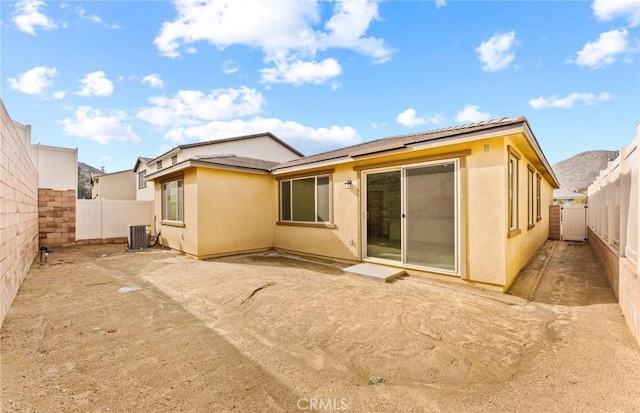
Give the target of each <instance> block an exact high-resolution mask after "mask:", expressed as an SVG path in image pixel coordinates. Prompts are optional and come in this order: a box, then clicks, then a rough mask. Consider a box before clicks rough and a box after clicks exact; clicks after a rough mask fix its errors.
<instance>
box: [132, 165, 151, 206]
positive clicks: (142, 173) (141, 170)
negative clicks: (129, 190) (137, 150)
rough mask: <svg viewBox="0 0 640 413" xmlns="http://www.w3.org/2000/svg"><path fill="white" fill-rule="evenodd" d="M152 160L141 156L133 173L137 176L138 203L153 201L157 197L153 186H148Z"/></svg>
mask: <svg viewBox="0 0 640 413" xmlns="http://www.w3.org/2000/svg"><path fill="white" fill-rule="evenodd" d="M151 159H152V158H145V157H143V156H139V157H138V159H137V160H136V164H135V165H134V166H133V173H134V174H135V175H136V198H135V199H136V201H153V197H154V196H155V192H154V190H153V185H147V173H148V172H149V169H150V167H149V165H148V162H149V161H150V160H151Z"/></svg>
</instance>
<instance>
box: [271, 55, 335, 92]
mask: <svg viewBox="0 0 640 413" xmlns="http://www.w3.org/2000/svg"><path fill="white" fill-rule="evenodd" d="M341 72H342V67H341V66H340V64H339V63H338V61H337V60H335V59H333V58H329V59H325V60H323V61H322V62H303V61H301V60H297V61H295V62H291V63H287V62H276V66H275V67H269V68H264V69H260V73H261V74H262V82H264V83H290V84H293V85H296V86H299V85H302V84H304V83H315V84H320V83H324V82H326V81H327V80H329V79H332V78H334V77H336V76H338V75H340V73H341Z"/></svg>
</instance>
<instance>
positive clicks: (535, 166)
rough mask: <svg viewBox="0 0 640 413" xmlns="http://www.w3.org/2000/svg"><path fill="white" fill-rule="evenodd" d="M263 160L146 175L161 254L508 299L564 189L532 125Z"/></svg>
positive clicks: (511, 121)
mask: <svg viewBox="0 0 640 413" xmlns="http://www.w3.org/2000/svg"><path fill="white" fill-rule="evenodd" d="M236 139H238V140H242V138H236ZM257 155H258V156H253V157H252V156H248V155H247V154H236V153H233V152H231V153H224V152H219V153H211V154H209V155H202V154H200V155H196V156H193V157H191V158H186V159H183V160H182V161H178V162H176V163H175V164H173V165H167V166H164V159H163V167H162V168H161V169H159V170H156V171H154V172H153V173H151V174H149V175H147V180H149V181H153V182H154V188H155V205H156V207H155V208H156V216H157V217H159V219H158V222H157V223H156V228H157V229H158V231H160V232H161V242H162V244H163V245H165V246H168V247H171V248H174V249H177V250H180V251H183V252H185V253H187V254H189V255H192V256H195V257H197V258H210V257H215V256H219V255H226V254H234V253H242V252H250V251H260V250H267V249H270V248H275V249H279V250H284V251H291V252H295V253H298V254H308V255H313V256H316V257H322V258H325V259H330V260H335V261H342V262H370V263H376V264H380V265H385V266H391V267H398V268H402V269H404V270H406V272H407V273H409V274H411V275H416V276H430V275H431V274H441V275H446V276H449V277H453V278H452V279H458V280H462V281H464V282H468V283H472V284H481V285H483V286H486V287H488V288H494V289H498V290H504V289H506V288H508V286H509V285H510V284H511V283H512V281H513V280H514V279H515V277H516V276H517V274H518V272H519V271H520V269H521V268H522V267H523V266H524V265H525V264H526V263H527V261H528V260H529V259H530V258H531V257H532V256H533V254H534V253H535V252H536V250H537V249H538V248H539V247H540V246H541V245H542V244H543V243H544V241H545V240H546V239H547V237H548V233H549V220H548V210H549V205H551V202H552V191H553V189H554V188H556V189H557V188H558V187H559V184H558V180H557V178H556V177H555V175H554V173H553V171H552V169H551V167H550V165H549V163H548V161H547V159H546V158H545V156H544V154H543V152H542V150H541V148H540V146H539V145H538V142H537V140H536V138H535V136H534V134H533V132H532V130H531V128H530V126H529V123H528V121H527V120H526V118H524V117H517V118H502V119H496V120H491V121H485V122H479V123H474V124H469V125H463V126H455V127H450V128H444V129H438V130H435V131H429V132H422V133H415V134H410V135H402V136H394V137H389V138H384V139H379V140H375V141H370V142H366V143H362V144H359V145H354V146H350V147H347V148H342V149H338V150H334V151H329V152H325V153H321V154H317V155H313V156H307V157H296V158H294V159H291V160H287V161H277V160H273V159H272V160H264V159H260V157H259V155H260V153H258V154H257ZM166 156H168V155H165V157H166Z"/></svg>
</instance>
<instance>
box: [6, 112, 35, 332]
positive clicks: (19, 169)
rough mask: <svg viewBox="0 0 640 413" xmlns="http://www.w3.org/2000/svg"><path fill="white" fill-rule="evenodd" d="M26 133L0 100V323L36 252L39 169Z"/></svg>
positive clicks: (27, 129)
mask: <svg viewBox="0 0 640 413" xmlns="http://www.w3.org/2000/svg"><path fill="white" fill-rule="evenodd" d="M29 135H30V127H26V128H19V127H16V125H15V124H14V123H13V121H12V120H11V118H10V117H9V114H8V113H7V110H6V108H5V107H4V103H2V101H1V100H0V326H1V325H2V322H3V321H4V317H5V316H6V315H7V312H8V311H9V307H10V306H11V302H12V301H13V299H14V298H15V296H16V294H17V293H18V289H19V288H20V284H21V283H22V280H24V278H25V277H26V275H27V272H28V271H29V268H31V264H32V263H33V260H34V259H35V257H36V255H37V253H38V172H37V170H36V166H35V165H34V163H33V161H32V160H31V157H30V156H29V146H30V145H31V142H30V140H31V138H30V136H29Z"/></svg>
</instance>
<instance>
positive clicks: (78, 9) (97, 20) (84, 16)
mask: <svg viewBox="0 0 640 413" xmlns="http://www.w3.org/2000/svg"><path fill="white" fill-rule="evenodd" d="M76 14H77V15H78V17H80V18H81V19H84V20H89V21H90V22H93V23H102V19H101V18H100V17H98V16H96V15H95V14H87V12H86V10H85V9H84V8H82V7H80V6H78V7H76Z"/></svg>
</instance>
